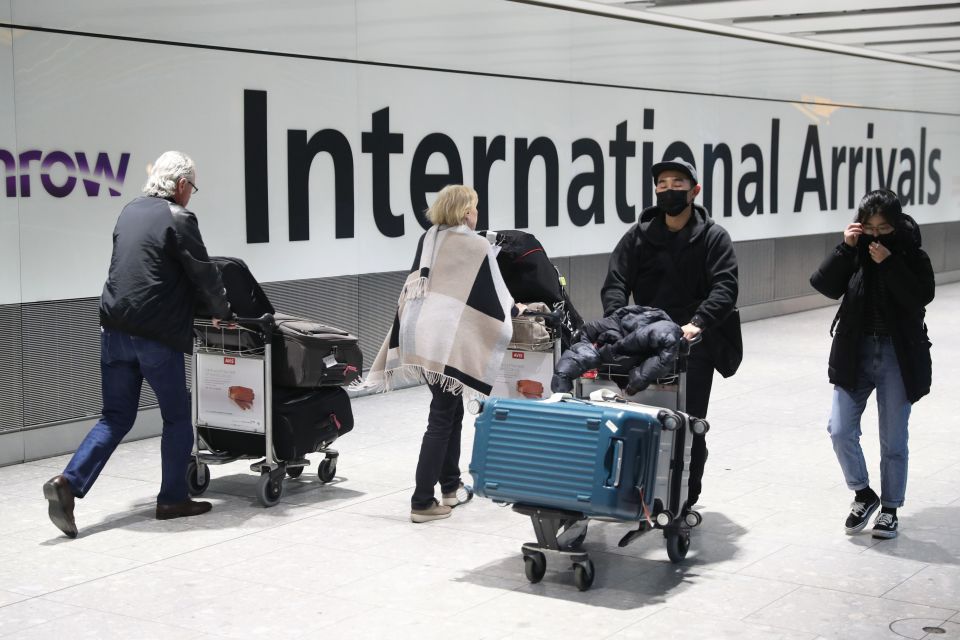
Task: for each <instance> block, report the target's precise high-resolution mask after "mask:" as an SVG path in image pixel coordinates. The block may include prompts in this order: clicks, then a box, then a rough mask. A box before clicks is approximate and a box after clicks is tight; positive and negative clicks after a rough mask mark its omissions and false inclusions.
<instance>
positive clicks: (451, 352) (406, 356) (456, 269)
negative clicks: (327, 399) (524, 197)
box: [356, 225, 513, 396]
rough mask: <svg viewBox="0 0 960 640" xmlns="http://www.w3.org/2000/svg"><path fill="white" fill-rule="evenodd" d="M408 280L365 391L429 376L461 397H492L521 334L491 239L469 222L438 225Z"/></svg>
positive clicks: (425, 239) (425, 238)
mask: <svg viewBox="0 0 960 640" xmlns="http://www.w3.org/2000/svg"><path fill="white" fill-rule="evenodd" d="M414 264H416V265H418V266H417V268H415V269H414V270H413V271H411V272H410V275H409V276H408V277H407V280H406V282H404V285H403V290H402V291H401V293H400V299H399V300H398V301H397V313H396V316H395V317H394V320H393V326H392V327H391V329H390V333H388V334H387V337H386V338H385V339H384V341H383V346H381V347H380V352H379V353H378V354H377V357H376V358H375V359H374V361H373V366H372V367H371V369H370V371H369V372H368V373H367V375H366V378H365V379H364V380H363V382H360V383H356V387H357V388H365V389H374V390H376V391H388V390H390V389H391V388H393V387H395V386H397V385H398V384H399V383H401V382H416V381H420V380H423V379H425V380H426V381H427V382H428V383H430V384H439V385H441V386H442V388H443V389H444V390H445V391H449V392H451V393H454V394H459V393H461V392H464V393H466V394H467V395H470V396H474V395H481V396H487V395H490V391H491V390H492V388H493V383H494V381H495V380H496V377H497V373H498V371H499V369H500V365H501V363H502V362H503V356H504V354H505V352H506V348H507V345H508V344H509V343H510V338H511V336H512V334H513V328H512V322H511V319H510V308H511V307H512V306H513V298H512V297H511V296H510V292H509V290H507V286H506V284H505V283H504V281H503V277H502V276H501V275H500V269H499V267H497V260H496V254H495V251H494V249H493V247H492V246H491V245H490V243H489V242H488V241H487V240H485V239H484V238H482V237H480V236H478V235H477V234H476V233H475V232H474V231H471V230H470V228H469V227H467V226H466V225H460V226H457V227H448V226H444V227H440V226H438V225H433V226H432V227H430V229H428V230H427V232H426V233H425V234H424V236H423V239H422V242H421V244H420V248H419V251H418V253H417V257H416V258H415V259H414Z"/></svg>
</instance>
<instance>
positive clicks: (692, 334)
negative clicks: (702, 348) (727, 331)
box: [680, 324, 703, 340]
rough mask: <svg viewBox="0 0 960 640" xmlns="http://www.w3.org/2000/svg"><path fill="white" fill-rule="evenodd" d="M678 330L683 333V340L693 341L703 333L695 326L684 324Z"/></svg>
mask: <svg viewBox="0 0 960 640" xmlns="http://www.w3.org/2000/svg"><path fill="white" fill-rule="evenodd" d="M680 330H681V331H683V338H684V339H685V340H694V339H695V338H696V337H697V336H699V335H700V333H701V332H702V331H703V329H701V328H700V327H698V326H697V325H695V324H685V325H683V326H682V327H680Z"/></svg>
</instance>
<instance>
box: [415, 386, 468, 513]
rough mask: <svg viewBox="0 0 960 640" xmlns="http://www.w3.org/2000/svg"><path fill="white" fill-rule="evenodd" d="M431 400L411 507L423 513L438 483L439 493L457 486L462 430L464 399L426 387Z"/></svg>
mask: <svg viewBox="0 0 960 640" xmlns="http://www.w3.org/2000/svg"><path fill="white" fill-rule="evenodd" d="M429 387H430V393H432V394H433V400H431V401H430V415H429V417H428V418H427V431H426V433H424V434H423V443H422V444H421V445H420V460H419V461H418V462H417V487H416V489H414V491H413V498H411V500H410V506H411V507H412V508H413V509H426V508H428V507H430V506H431V505H432V504H433V500H434V497H433V488H434V487H435V486H436V484H437V482H439V483H440V491H442V492H444V493H452V492H454V491H456V490H457V487H459V486H460V432H461V430H462V427H463V396H460V395H454V394H452V393H447V392H446V391H442V390H441V389H440V386H439V385H433V384H431V385H429Z"/></svg>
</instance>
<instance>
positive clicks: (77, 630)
mask: <svg viewBox="0 0 960 640" xmlns="http://www.w3.org/2000/svg"><path fill="white" fill-rule="evenodd" d="M144 613H145V614H149V609H148V610H147V611H145V612H144ZM3 637H4V640H49V639H51V638H64V637H69V638H79V639H81V640H82V639H84V638H89V639H90V640H129V639H130V638H137V639H138V640H140V639H142V640H194V639H195V638H196V637H197V633H196V632H195V631H193V630H191V629H185V628H183V627H177V626H174V625H168V624H160V623H157V622H153V621H152V620H149V619H147V615H144V617H139V618H138V617H130V616H122V615H117V614H113V613H105V612H103V611H90V610H83V611H80V612H79V613H75V614H72V615H69V616H66V617H63V618H59V619H57V620H52V621H50V622H45V623H43V624H39V625H36V626H32V627H29V628H27V629H24V630H22V631H19V632H17V633H14V634H12V635H9V636H3Z"/></svg>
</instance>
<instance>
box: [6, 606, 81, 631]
mask: <svg viewBox="0 0 960 640" xmlns="http://www.w3.org/2000/svg"><path fill="white" fill-rule="evenodd" d="M83 611H84V610H83V609H81V608H78V607H72V606H70V605H66V604H61V603H59V602H50V601H47V600H42V599H40V598H31V599H29V600H23V601H22V602H15V603H13V604H9V605H6V606H4V607H2V608H0V637H6V636H8V635H10V634H12V633H17V632H18V631H23V630H25V629H29V628H31V627H36V626H37V625H42V624H44V623H47V622H50V621H53V620H59V619H61V618H64V617H67V616H71V615H74V614H77V613H82V612H83Z"/></svg>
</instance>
